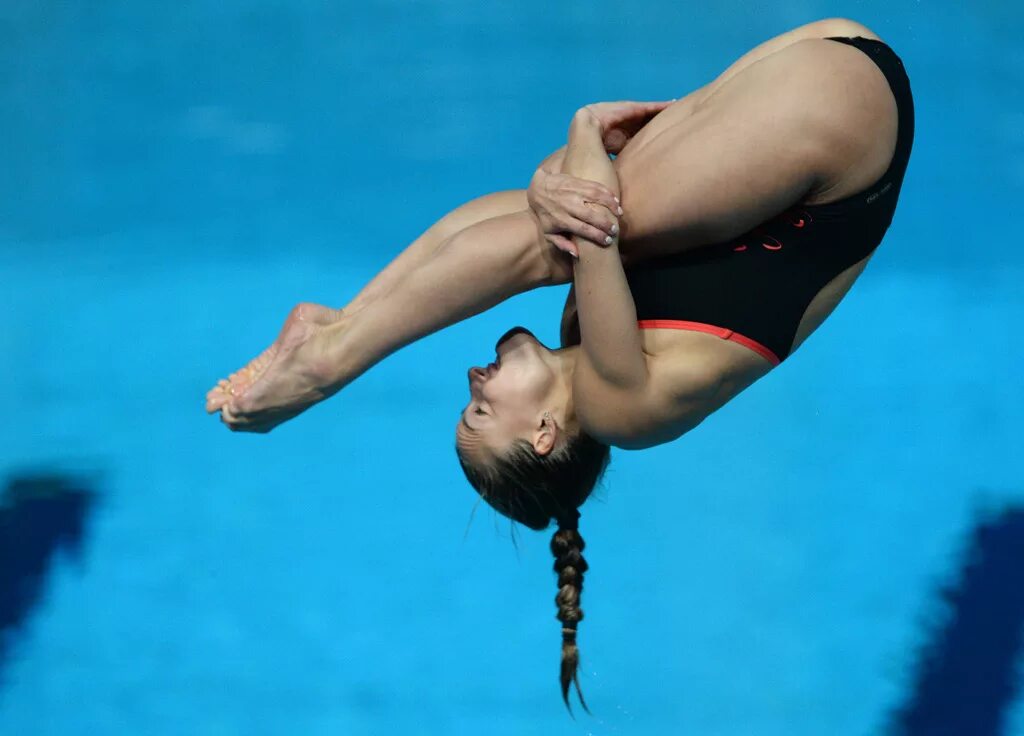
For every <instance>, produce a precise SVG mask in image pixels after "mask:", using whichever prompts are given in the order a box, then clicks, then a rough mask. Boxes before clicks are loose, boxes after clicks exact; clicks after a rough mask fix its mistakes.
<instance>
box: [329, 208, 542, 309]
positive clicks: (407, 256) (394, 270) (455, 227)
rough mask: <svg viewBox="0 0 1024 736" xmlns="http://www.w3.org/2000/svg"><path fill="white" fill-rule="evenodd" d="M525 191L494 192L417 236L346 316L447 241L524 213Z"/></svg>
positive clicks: (369, 300) (377, 296)
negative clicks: (481, 225) (486, 223)
mask: <svg viewBox="0 0 1024 736" xmlns="http://www.w3.org/2000/svg"><path fill="white" fill-rule="evenodd" d="M528 206H529V204H528V203H527V201H526V190H525V189H513V190H508V191H504V192H495V193H493V194H487V195H484V196H483V197H478V198H476V199H474V200H472V201H470V202H467V203H466V204H464V205H462V206H461V207H457V208H456V209H454V210H452V211H451V212H449V213H448V214H447V215H445V216H444V217H442V218H441V219H440V220H438V221H437V222H435V223H434V224H433V225H431V226H430V228H428V229H427V231H426V232H424V233H423V234H422V235H420V236H419V237H418V238H416V240H414V241H413V242H412V244H411V245H410V246H409V247H408V248H406V249H405V250H404V251H402V252H401V253H400V254H399V255H398V256H397V257H396V258H395V259H394V260H393V261H392V262H391V263H389V264H388V266H387V267H386V268H385V269H384V270H383V271H381V272H380V273H379V274H377V276H376V277H374V279H373V280H372V281H370V283H368V284H367V285H366V286H365V287H363V289H362V290H361V291H360V292H359V293H358V294H357V295H356V297H355V299H353V300H352V301H351V302H349V304H348V306H346V307H345V311H346V312H352V311H357V310H359V309H361V308H362V307H364V306H366V304H368V303H370V302H371V301H373V300H375V299H377V298H379V297H380V296H382V295H384V294H387V293H388V292H389V291H391V289H392V288H393V287H394V285H395V284H396V283H398V282H399V281H401V280H402V278H404V277H405V275H406V274H408V273H410V272H412V271H413V270H415V269H416V268H418V267H419V266H421V265H422V264H423V263H425V262H426V261H427V260H428V259H429V258H430V257H431V256H433V254H434V253H436V252H437V249H438V248H439V247H440V246H441V244H442V243H444V242H445V241H446V240H448V239H449V238H451V237H452V236H453V235H455V234H456V233H457V232H459V231H460V230H465V229H466V228H468V227H470V226H472V225H475V224H476V223H478V222H483V221H484V220H489V219H491V218H492V217H501V216H502V215H508V214H512V213H513V212H521V211H523V210H525V209H526V208H527V207H528Z"/></svg>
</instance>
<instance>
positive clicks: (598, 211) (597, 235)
mask: <svg viewBox="0 0 1024 736" xmlns="http://www.w3.org/2000/svg"><path fill="white" fill-rule="evenodd" d="M569 214H570V215H572V217H573V218H575V219H568V220H567V222H566V223H565V225H566V229H568V230H571V231H572V232H573V233H574V234H576V235H579V236H580V237H582V238H586V239H587V240H593V241H594V242H595V243H605V244H606V245H611V242H610V241H608V242H606V239H608V238H614V237H615V236H616V235H618V234H619V221H618V220H617V219H616V218H615V217H614V216H612V214H611V213H610V212H608V210H607V209H605V208H604V207H593V206H590V205H588V204H587V200H583V201H582V202H581V203H580V204H579V205H576V206H574V207H572V208H571V209H570V210H569ZM577 223H579V224H577Z"/></svg>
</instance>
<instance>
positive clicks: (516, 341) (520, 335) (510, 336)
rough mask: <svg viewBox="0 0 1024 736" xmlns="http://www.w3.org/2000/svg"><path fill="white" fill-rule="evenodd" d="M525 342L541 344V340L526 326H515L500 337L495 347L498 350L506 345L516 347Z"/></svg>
mask: <svg viewBox="0 0 1024 736" xmlns="http://www.w3.org/2000/svg"><path fill="white" fill-rule="evenodd" d="M523 342H535V343H537V344H538V345H539V344H540V340H538V339H537V337H536V336H535V335H534V334H533V333H532V332H530V331H529V330H528V329H526V328H525V327H513V328H512V329H511V330H509V331H508V332H506V333H505V334H504V335H502V336H501V337H500V338H498V342H497V343H496V344H495V346H494V349H495V351H497V350H499V349H500V348H503V347H506V346H509V347H512V348H514V347H516V346H518V345H522V344H523ZM509 343H511V345H509Z"/></svg>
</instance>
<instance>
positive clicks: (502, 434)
mask: <svg viewBox="0 0 1024 736" xmlns="http://www.w3.org/2000/svg"><path fill="white" fill-rule="evenodd" d="M495 351H496V353H497V356H496V359H495V361H494V362H493V363H491V364H489V365H487V366H484V367H473V368H470V369H469V375H468V377H469V403H468V404H467V405H466V408H465V409H464V410H463V412H462V416H461V418H460V420H459V426H458V427H457V430H456V434H457V436H458V439H459V442H460V444H462V445H463V446H472V445H477V444H483V445H485V446H487V447H488V448H489V449H491V450H492V451H493V452H500V450H501V448H504V447H507V446H508V445H510V444H511V443H512V442H513V441H514V440H515V439H520V438H521V439H526V440H529V439H530V437H531V434H532V432H533V430H534V429H535V427H536V425H537V424H538V423H539V422H540V418H541V415H542V414H543V413H544V408H545V407H544V402H545V401H546V400H547V399H548V398H549V394H550V392H551V390H552V387H553V385H554V383H555V377H556V376H555V369H554V367H553V365H552V358H551V355H552V352H551V351H550V350H548V349H547V348H546V347H544V346H543V345H541V344H540V342H539V341H538V340H537V338H536V337H534V336H533V334H532V333H531V332H529V331H528V330H526V329H524V328H522V327H516V328H513V329H512V330H509V331H508V332H507V333H505V335H504V336H503V337H502V338H501V339H500V340H498V344H497V345H496V346H495Z"/></svg>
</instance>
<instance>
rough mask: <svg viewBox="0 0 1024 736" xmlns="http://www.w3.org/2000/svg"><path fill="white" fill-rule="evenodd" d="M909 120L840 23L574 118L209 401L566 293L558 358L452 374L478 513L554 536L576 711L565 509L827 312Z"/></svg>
mask: <svg viewBox="0 0 1024 736" xmlns="http://www.w3.org/2000/svg"><path fill="white" fill-rule="evenodd" d="M913 130H914V117H913V101H912V97H911V93H910V86H909V81H908V79H907V76H906V73H905V71H904V69H903V65H902V62H901V61H900V59H899V57H897V56H896V54H895V53H894V52H893V51H892V50H891V49H890V48H889V47H888V46H886V45H885V44H884V43H883V42H881V40H880V39H879V38H878V37H877V36H876V35H874V34H873V33H872V32H871V31H870V30H868V29H867V28H865V27H864V26H862V25H860V24H858V23H855V22H853V21H849V20H844V19H831V20H825V21H819V22H816V23H811V24H809V25H806V26H802V27H800V28H797V29H795V30H793V31H789V32H788V33H784V34H782V35H781V36H778V37H776V38H773V39H771V40H770V41H767V42H765V43H763V44H761V45H760V46H758V47H756V48H755V49H753V50H752V51H750V52H749V53H747V54H746V55H744V56H743V57H741V58H740V59H739V60H738V61H737V62H735V63H734V64H733V65H732V66H730V67H729V68H728V69H727V70H726V71H725V72H723V73H722V74H721V75H720V76H719V77H718V78H717V79H715V80H714V81H713V82H712V83H711V84H709V85H707V86H706V87H703V88H701V89H698V90H696V91H695V92H692V93H691V94H689V95H687V96H686V97H684V98H682V99H679V100H676V101H672V102H671V103H600V104H596V105H588V106H586V107H584V108H581V109H580V110H579V111H578V112H577V113H576V115H575V116H574V117H573V120H572V124H571V126H570V129H569V142H568V145H567V146H566V147H565V148H563V149H560V150H559V151H556V152H555V153H554V154H552V155H551V156H550V157H548V159H546V160H545V162H544V163H543V164H542V165H541V167H540V168H539V169H538V170H537V172H536V174H535V175H534V177H533V180H532V181H531V184H530V188H529V190H527V191H512V192H500V193H497V194H492V195H489V196H486V197H482V198H480V199H477V200H474V201H473V202H470V203H468V204H466V205H463V206H462V207H460V208H458V209H456V210H454V211H453V212H451V213H449V214H448V215H447V216H445V217H444V218H442V219H441V220H440V221H439V222H438V223H436V224H435V225H434V226H433V227H431V228H430V229H429V230H427V231H426V232H425V233H424V234H423V235H422V236H420V238H418V239H417V240H416V241H415V242H414V243H413V244H412V245H411V246H409V248H407V249H406V250H405V251H404V252H403V253H401V254H400V255H399V256H398V257H397V258H396V259H395V260H394V261H393V262H392V263H390V264H389V265H388V266H387V268H385V269H384V270H383V271H382V272H381V273H380V274H378V275H377V276H376V277H375V278H374V279H373V280H372V281H371V282H370V283H369V284H368V285H367V286H366V287H365V288H364V289H363V290H362V291H361V292H360V293H359V294H358V295H357V296H356V298H355V299H354V300H353V301H352V302H351V303H350V304H349V305H348V306H347V307H345V308H344V309H341V310H336V309H330V308H328V307H323V306H319V305H313V304H301V305H299V306H297V307H296V308H295V309H293V310H292V313H291V314H290V315H289V317H288V319H287V320H286V322H285V325H284V328H283V329H282V330H281V333H280V335H279V336H278V338H277V340H276V341H275V343H274V344H273V345H271V347H269V348H268V349H267V350H266V351H264V353H263V354H262V355H260V356H259V357H257V358H256V359H255V360H253V361H252V362H251V363H250V364H249V365H248V366H246V367H245V368H243V369H242V370H240V371H239V372H237V373H235V374H232V375H231V377H230V378H229V379H227V380H222V381H220V382H219V383H218V385H217V386H215V387H214V388H213V389H211V391H210V392H209V393H208V395H207V410H208V411H209V412H211V413H214V412H217V413H219V414H220V416H221V419H222V421H223V422H224V423H225V424H227V426H228V427H230V428H231V429H233V430H241V431H252V432H266V431H269V430H270V429H272V428H273V427H274V426H276V425H277V424H280V423H281V422H283V421H286V420H287V419H290V418H291V417H293V416H295V415H297V414H298V413H300V412H302V411H304V410H305V409H306V408H308V407H309V406H311V405H312V404H314V403H316V402H318V401H320V400H322V399H324V398H326V397H327V396H330V395H332V394H334V393H336V392H337V391H339V390H340V389H341V388H343V387H344V386H346V385H348V384H349V383H350V382H351V381H353V380H354V379H355V378H356V377H358V376H359V375H361V374H362V373H364V372H365V371H366V370H368V369H369V368H370V367H372V366H373V365H375V364H376V363H377V362H379V361H380V360H382V359H383V358H384V357H385V356H387V355H389V354H390V353H392V352H394V351H395V350H397V349H399V348H401V347H403V346H404V345H407V344H409V343H411V342H413V341H415V340H418V339H419V338H421V337H424V336H426V335H428V334H430V333H432V332H435V331H437V330H439V329H441V328H443V327H445V326H448V325H450V324H453V323H455V322H457V321H459V320H462V319H465V318H467V317H469V316H472V315H474V314H477V313H479V312H481V311H484V310H486V309H488V308H490V307H492V306H494V305H495V304H497V303H499V302H501V301H503V300H504V299H507V298H508V297H510V296H512V295H514V294H518V293H521V292H523V291H526V290H528V289H532V288H536V287H538V286H546V285H552V284H562V283H569V282H571V283H572V284H573V288H572V290H571V291H570V294H569V299H568V301H567V304H566V310H565V313H564V315H563V322H562V347H561V348H559V349H555V350H552V349H549V348H547V347H545V346H544V345H542V344H541V343H540V342H539V341H538V340H537V339H536V338H535V337H534V336H533V335H532V334H531V333H530V332H529V331H527V330H525V329H523V328H516V329H513V330H511V331H509V332H508V333H506V334H505V335H504V336H503V337H502V338H501V339H500V340H499V341H498V344H497V345H496V348H495V351H496V359H495V361H494V362H492V363H491V364H490V365H488V366H487V367H482V368H472V369H470V371H469V376H468V379H469V390H470V401H469V403H468V404H467V406H466V407H465V409H464V410H463V411H462V413H461V415H460V418H459V421H458V424H457V427H456V450H457V454H458V458H459V462H460V463H461V465H462V467H463V469H464V471H465V473H466V476H467V478H468V479H469V481H470V482H471V484H472V485H473V486H474V488H476V490H477V491H478V492H479V493H480V494H481V496H482V497H483V498H484V499H485V500H486V501H487V502H488V503H489V504H490V505H491V506H493V507H494V508H495V509H497V510H498V511H500V512H501V513H503V514H505V515H507V516H509V517H510V518H512V519H514V520H516V521H519V522H521V523H523V524H525V525H526V526H529V527H530V528H532V529H537V530H541V529H545V528H547V527H548V526H549V525H550V523H551V522H552V521H554V522H555V523H556V524H557V525H558V528H557V531H556V532H555V534H554V537H553V539H552V542H551V548H552V551H553V553H554V555H555V558H556V562H555V571H556V572H557V573H558V586H559V592H558V595H557V597H556V603H557V605H558V618H559V620H560V621H561V622H562V626H563V628H562V636H563V644H562V668H561V676H560V681H561V688H562V696H563V698H564V699H565V702H566V704H567V705H568V702H569V701H568V690H569V686H570V683H573V682H575V684H576V689H577V693H578V694H580V698H581V702H582V694H581V693H579V683H578V681H577V679H576V673H577V666H578V650H577V648H576V631H577V626H578V624H579V622H580V620H581V619H582V617H583V614H582V611H581V610H580V607H579V597H580V592H581V590H582V580H583V573H584V572H585V571H586V569H587V565H586V562H585V560H584V559H583V556H582V554H581V553H582V551H583V546H584V544H583V538H582V537H581V536H580V534H579V531H578V520H579V507H580V506H581V505H582V504H583V503H584V502H585V501H586V499H587V498H588V497H589V495H590V493H591V491H592V489H593V487H594V485H595V484H596V483H597V481H598V479H599V478H600V476H601V474H602V472H603V471H604V468H605V466H606V465H607V463H608V459H609V448H610V446H616V447H621V448H627V449H640V448H645V447H651V446H653V445H657V444H661V443H665V442H669V441H671V440H673V439H675V438H677V437H679V436H681V435H682V434H684V433H686V432H688V431H689V430H690V429H693V428H694V427H696V426H697V425H698V424H700V422H701V421H703V420H704V418H705V417H707V416H708V415H710V414H711V413H712V412H714V411H715V410H717V409H718V408H719V407H721V406H722V405H724V404H725V403H726V402H728V401H729V400H730V399H732V398H733V397H734V396H736V395H737V394H738V393H740V392H741V391H742V390H743V389H744V388H746V387H747V386H750V385H751V384H752V383H754V382H755V381H756V380H758V379H759V378H760V377H761V376H763V375H765V374H766V373H768V371H770V370H771V369H772V368H773V367H775V366H776V365H778V364H779V363H780V362H781V361H783V360H784V359H785V358H786V357H787V356H788V355H789V354H790V353H792V352H793V350H795V349H796V348H797V347H798V346H799V345H800V344H801V343H802V342H803V341H804V340H805V339H806V338H807V336H808V335H810V334H811V333H812V332H813V331H814V330H815V329H816V328H817V327H818V326H819V325H820V324H821V323H822V322H823V321H824V319H825V318H826V317H827V316H828V315H829V314H830V313H831V312H832V310H833V309H834V308H835V307H836V305H837V304H838V303H839V301H840V300H841V299H842V297H843V296H844V295H845V294H846V292H847V291H848V290H849V289H850V287H851V286H852V285H853V282H854V281H855V280H856V278H857V277H858V276H859V275H860V273H861V272H862V271H863V269H864V267H865V266H866V264H867V261H868V259H869V258H870V256H871V254H872V253H873V252H874V249H875V248H876V247H877V246H878V244H879V243H880V242H881V240H882V236H883V235H884V234H885V232H886V230H887V229H888V227H889V224H890V222H891V221H892V217H893V213H894V211H895V208H896V202H897V198H898V195H899V192H900V187H901V184H902V181H903V176H904V172H905V171H906V167H907V162H908V160H909V156H910V149H911V144H912V140H913ZM609 153H613V154H617V155H616V158H615V160H614V161H612V160H611V159H610V158H609V156H608V154H609ZM620 202H621V204H620ZM585 707H586V704H585V703H584V708H585Z"/></svg>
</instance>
